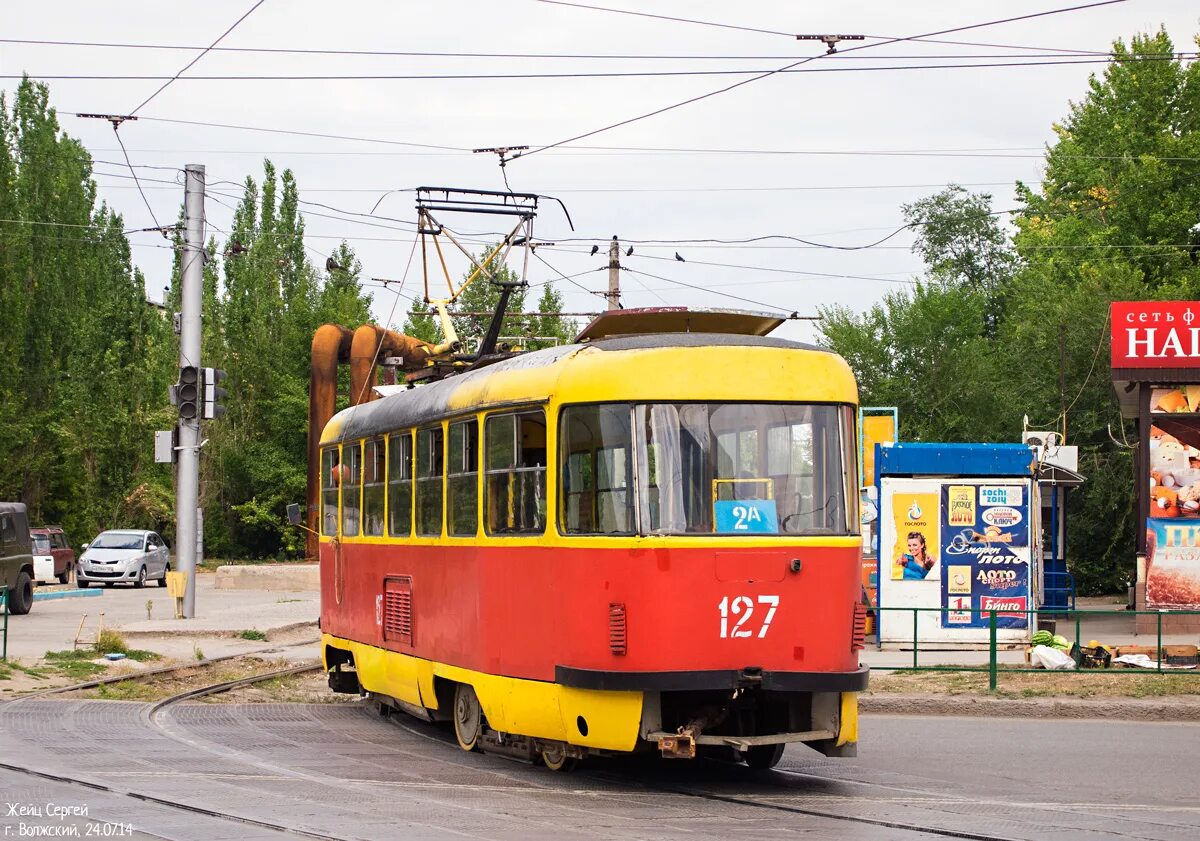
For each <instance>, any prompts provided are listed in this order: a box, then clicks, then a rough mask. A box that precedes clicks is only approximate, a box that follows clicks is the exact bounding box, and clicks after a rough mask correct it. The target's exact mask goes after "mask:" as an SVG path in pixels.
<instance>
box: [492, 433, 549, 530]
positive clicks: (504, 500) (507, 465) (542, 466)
mask: <svg viewBox="0 0 1200 841" xmlns="http://www.w3.org/2000/svg"><path fill="white" fill-rule="evenodd" d="M485 432H486V436H485V437H486V450H485V457H486V460H487V474H486V490H485V493H484V499H485V507H486V525H487V533H488V534H493V535H506V534H541V533H542V532H544V531H545V530H546V415H545V414H544V413H543V412H541V411H536V412H519V413H516V414H510V415H492V416H490V417H488V419H487V423H486V426H485Z"/></svg>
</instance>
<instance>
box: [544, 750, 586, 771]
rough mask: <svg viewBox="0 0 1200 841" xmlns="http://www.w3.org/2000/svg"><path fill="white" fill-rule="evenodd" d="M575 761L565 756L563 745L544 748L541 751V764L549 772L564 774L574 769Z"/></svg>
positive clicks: (573, 758) (571, 757)
mask: <svg viewBox="0 0 1200 841" xmlns="http://www.w3.org/2000/svg"><path fill="white" fill-rule="evenodd" d="M577 761H578V760H576V759H575V757H573V756H567V751H566V747H565V746H563V745H560V746H558V747H554V748H546V749H545V750H543V751H542V762H543V763H545V765H546V767H547V768H549V769H550V770H551V771H559V772H562V773H564V774H565V773H566V772H567V771H570V770H571V769H573V768H574V767H575V763H576V762H577Z"/></svg>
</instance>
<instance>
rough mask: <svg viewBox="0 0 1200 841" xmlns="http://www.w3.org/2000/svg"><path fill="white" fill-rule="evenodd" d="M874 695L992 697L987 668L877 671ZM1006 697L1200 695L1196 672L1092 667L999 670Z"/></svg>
mask: <svg viewBox="0 0 1200 841" xmlns="http://www.w3.org/2000/svg"><path fill="white" fill-rule="evenodd" d="M867 691H868V692H869V693H871V694H876V695H886V694H893V693H896V694H912V695H987V694H988V675H987V672H919V671H918V672H914V671H912V670H911V669H897V670H896V671H894V672H874V673H873V674H872V675H871V681H870V685H869V687H868V689H867ZM996 695H997V697H1001V698H1055V697H1058V698H1162V697H1167V696H1175V695H1200V673H1197V672H1196V671H1191V672H1184V673H1175V674H1162V675H1159V674H1155V673H1146V672H1139V671H1132V670H1129V669H1088V670H1084V671H1073V672H1014V671H1013V670H1012V669H1011V668H1004V667H1003V666H1002V667H1001V668H1000V669H999V671H998V685H997V690H996Z"/></svg>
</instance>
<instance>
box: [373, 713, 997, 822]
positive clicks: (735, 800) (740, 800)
mask: <svg viewBox="0 0 1200 841" xmlns="http://www.w3.org/2000/svg"><path fill="white" fill-rule="evenodd" d="M363 709H369V708H367V707H364V708H363ZM372 712H373V711H372ZM401 714H402V713H400V712H397V713H394V714H391V715H388V716H387V719H386V720H387V722H388V723H389V724H392V725H394V726H396V727H399V728H400V729H401V730H404V731H405V732H407V733H411V734H412V735H414V736H420V737H422V738H424V739H427V740H429V741H431V742H436V743H438V744H442V745H445V746H446V747H448V748H452V749H454V751H455V752H456V753H462V751H461V749H459V747H458V744H457V743H456V742H455V741H454V739H453V738H452V737H450V736H448V735H447V734H444V733H438V734H429V733H422V732H421V731H420V730H419V729H417V728H416V727H411V726H409V725H408V723H407V722H406V723H401V722H400V721H397V720H396V719H398V718H399V717H400V715H401ZM404 717H405V718H406V719H407V718H411V719H412V722H413V723H416V722H419V721H420V719H417V718H413V717H412V716H408V715H405V716H404ZM422 729H424V728H422ZM483 753H484V754H487V750H486V748H485V749H484V751H483ZM699 761H717V760H699ZM772 771H774V772H775V773H777V774H787V775H789V776H802V777H807V778H811V779H818V780H822V781H825V782H833V783H847V784H854V785H861V786H870V787H872V788H890V786H887V785H886V784H880V783H871V782H864V781H859V780H841V779H838V778H837V777H822V776H819V775H817V774H809V773H805V772H799V771H788V770H786V769H780V768H775V769H772ZM573 773H574V774H575V775H577V776H582V777H588V778H590V779H593V780H598V781H602V782H614V781H620V782H624V783H628V782H636V783H638V784H639V785H641V786H642V787H643V788H645V789H646V790H648V791H656V792H660V793H662V794H678V795H683V796H685V797H695V798H699V799H702V800H711V801H714V802H718V803H729V804H732V805H737V806H751V807H754V808H756V809H769V810H772V811H776V812H789V813H791V814H797V815H808V816H811V817H818V818H829V819H831V820H838V821H848V822H850V823H860V824H869V825H871V826H879V827H885V828H887V829H899V830H904V831H906V832H924V833H926V834H929V835H938V836H941V837H945V838H962V839H967V841H1012V839H1009V838H1005V837H1004V836H1000V835H989V834H986V833H979V832H969V831H966V830H955V829H945V828H938V827H929V826H921V825H919V824H912V823H905V822H904V821H892V820H886V819H884V818H866V817H860V816H856V815H846V814H840V813H838V812H833V811H827V810H824V809H814V808H810V807H806V806H788V805H785V804H781V803H764V802H762V801H759V800H753V799H750V798H746V797H738V796H736V795H725V794H714V793H712V792H703V791H696V790H693V789H688V788H682V787H677V786H670V785H661V784H657V783H653V782H646V781H644V780H636V779H633V780H631V778H630V776H629V775H628V774H626V773H621V772H615V773H614V772H600V773H597V772H595V771H592V772H589V771H587V770H576V771H575V772H573ZM777 788H780V789H786V788H787V787H786V786H778V787H777ZM904 791H907V792H910V793H914V794H931V795H932V794H937V792H934V791H928V790H925V789H904ZM1013 805H1014V806H1015V805H1016V804H1013Z"/></svg>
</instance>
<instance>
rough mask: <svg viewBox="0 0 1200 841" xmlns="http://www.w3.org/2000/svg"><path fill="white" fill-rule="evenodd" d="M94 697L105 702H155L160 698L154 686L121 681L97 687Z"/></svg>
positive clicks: (133, 681)
mask: <svg viewBox="0 0 1200 841" xmlns="http://www.w3.org/2000/svg"><path fill="white" fill-rule="evenodd" d="M95 692H96V694H95V695H94V696H93V697H96V698H101V699H103V700H105V701H153V700H156V699H157V698H159V697H160V695H159V693H158V692H157V691H156V690H155V688H154V687H153V686H149V685H147V684H146V683H144V682H141V681H136V680H119V681H117V682H116V683H103V684H101V685H100V686H97V687H96V690H95Z"/></svg>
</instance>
